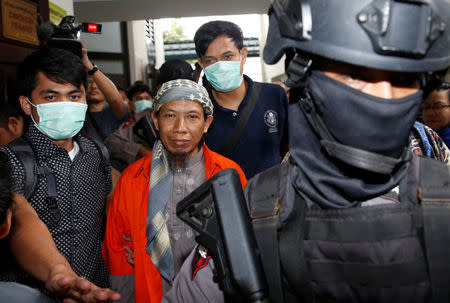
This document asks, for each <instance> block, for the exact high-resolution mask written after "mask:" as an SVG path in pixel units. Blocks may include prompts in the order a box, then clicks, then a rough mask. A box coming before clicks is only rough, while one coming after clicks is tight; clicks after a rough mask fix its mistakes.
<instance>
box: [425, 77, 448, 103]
mask: <svg viewBox="0 0 450 303" xmlns="http://www.w3.org/2000/svg"><path fill="white" fill-rule="evenodd" d="M441 89H443V90H446V89H448V90H449V91H448V99H449V100H450V83H448V82H445V81H444V80H443V79H440V78H434V79H432V80H431V81H429V82H428V83H427V84H426V86H425V88H424V92H423V95H424V98H425V99H426V98H428V96H429V95H430V94H431V93H432V92H433V91H435V90H441Z"/></svg>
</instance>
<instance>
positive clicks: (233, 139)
mask: <svg viewBox="0 0 450 303" xmlns="http://www.w3.org/2000/svg"><path fill="white" fill-rule="evenodd" d="M261 87H262V83H259V82H254V83H253V88H252V92H251V94H250V96H249V100H248V104H247V106H246V107H245V108H244V110H243V111H242V114H241V116H240V117H239V120H238V121H237V122H236V125H235V126H234V128H233V130H232V131H231V134H230V135H229V136H228V138H227V141H226V142H225V144H224V146H223V147H222V150H221V152H220V154H221V155H223V156H225V157H229V156H230V155H231V152H232V151H233V149H234V146H235V145H236V143H237V142H238V140H239V137H240V136H241V134H242V131H243V130H244V128H245V125H247V121H248V119H249V118H250V115H251V114H252V112H253V109H254V108H255V105H256V102H257V101H258V98H259V93H260V91H261Z"/></svg>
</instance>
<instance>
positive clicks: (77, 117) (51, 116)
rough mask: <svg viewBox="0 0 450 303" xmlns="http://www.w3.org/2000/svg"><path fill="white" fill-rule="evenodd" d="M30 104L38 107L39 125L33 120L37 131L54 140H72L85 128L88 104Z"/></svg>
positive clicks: (66, 102) (67, 102)
mask: <svg viewBox="0 0 450 303" xmlns="http://www.w3.org/2000/svg"><path fill="white" fill-rule="evenodd" d="M27 101H28V103H30V104H31V105H32V106H34V107H36V109H37V114H38V116H39V123H36V122H35V121H34V119H33V115H31V119H32V120H33V122H34V125H36V127H37V129H39V131H40V132H41V133H43V134H44V135H46V136H47V137H49V138H51V139H53V140H63V139H68V138H72V137H73V136H75V135H76V134H77V133H78V132H79V131H80V130H81V128H82V127H83V124H84V120H85V118H86V110H87V104H84V103H78V102H69V101H64V102H50V103H44V104H39V105H34V104H33V103H31V101H30V99H28V98H27Z"/></svg>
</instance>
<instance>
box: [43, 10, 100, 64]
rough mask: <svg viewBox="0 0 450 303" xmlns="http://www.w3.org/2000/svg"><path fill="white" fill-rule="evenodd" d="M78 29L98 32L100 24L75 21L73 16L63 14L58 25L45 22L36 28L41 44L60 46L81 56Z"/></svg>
mask: <svg viewBox="0 0 450 303" xmlns="http://www.w3.org/2000/svg"><path fill="white" fill-rule="evenodd" d="M80 31H82V32H86V33H94V34H100V33H101V31H102V25H101V24H95V23H81V24H76V23H75V17H74V16H65V17H64V18H63V19H62V20H61V22H60V23H59V25H55V24H53V23H52V22H47V23H44V24H42V25H39V26H38V28H37V33H38V38H39V41H40V43H41V45H46V46H48V47H56V48H62V49H65V50H68V51H71V52H72V53H74V54H75V55H77V56H79V57H80V58H81V57H82V56H83V53H82V45H81V42H80V41H79V33H80Z"/></svg>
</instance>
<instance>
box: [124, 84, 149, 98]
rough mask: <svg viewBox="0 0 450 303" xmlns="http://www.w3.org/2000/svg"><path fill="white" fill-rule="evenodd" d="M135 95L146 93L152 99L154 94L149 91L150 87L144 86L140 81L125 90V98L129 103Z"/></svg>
mask: <svg viewBox="0 0 450 303" xmlns="http://www.w3.org/2000/svg"><path fill="white" fill-rule="evenodd" d="M136 93H148V94H149V95H150V96H152V98H153V97H154V94H153V92H152V90H151V89H150V86H148V85H147V84H145V83H144V82H142V81H136V82H134V84H133V85H132V86H131V87H130V88H129V89H128V90H127V97H128V99H129V100H130V101H131V100H132V99H133V96H134V94H136Z"/></svg>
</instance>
